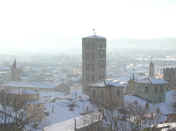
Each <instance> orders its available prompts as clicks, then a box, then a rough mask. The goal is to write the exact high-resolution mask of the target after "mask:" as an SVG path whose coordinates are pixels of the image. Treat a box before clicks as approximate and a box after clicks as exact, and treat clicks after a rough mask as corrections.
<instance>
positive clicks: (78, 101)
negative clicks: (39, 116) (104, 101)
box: [40, 90, 96, 129]
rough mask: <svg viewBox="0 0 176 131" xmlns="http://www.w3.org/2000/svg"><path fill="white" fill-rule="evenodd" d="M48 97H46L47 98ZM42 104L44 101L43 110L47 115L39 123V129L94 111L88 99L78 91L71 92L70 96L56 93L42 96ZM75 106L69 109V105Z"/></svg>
mask: <svg viewBox="0 0 176 131" xmlns="http://www.w3.org/2000/svg"><path fill="white" fill-rule="evenodd" d="M47 95H48V96H47ZM41 96H43V97H42V98H41V99H43V100H41V101H42V102H44V101H45V100H46V101H45V104H44V105H45V108H46V111H47V112H48V113H49V114H48V116H47V117H46V118H45V119H44V120H43V121H42V122H41V124H40V128H41V129H42V128H44V127H46V126H49V125H52V124H55V123H59V122H62V121H65V120H69V119H71V118H73V117H77V116H80V114H81V113H84V112H86V111H88V112H89V111H96V106H95V105H92V104H91V103H90V101H89V98H88V97H87V96H86V95H83V94H82V92H81V91H80V90H77V91H76V90H72V91H71V94H69V95H66V96H65V95H64V94H62V93H57V92H56V94H53V93H52V95H51V94H50V93H48V94H42V95H41ZM73 103H74V104H75V107H74V108H73V110H71V109H70V105H71V104H73Z"/></svg>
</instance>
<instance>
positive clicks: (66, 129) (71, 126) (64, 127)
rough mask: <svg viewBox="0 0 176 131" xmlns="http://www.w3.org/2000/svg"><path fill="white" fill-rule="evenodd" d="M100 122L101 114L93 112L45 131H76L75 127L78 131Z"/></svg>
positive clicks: (46, 128) (49, 127) (54, 125)
mask: <svg viewBox="0 0 176 131" xmlns="http://www.w3.org/2000/svg"><path fill="white" fill-rule="evenodd" d="M100 120H102V116H101V113H99V112H93V113H90V114H87V115H83V116H79V117H75V118H72V119H69V120H67V121H63V122H60V123H57V124H53V125H51V126H48V127H45V128H44V131H74V130H75V125H76V128H77V129H80V128H82V127H85V126H88V125H90V124H92V123H95V122H98V121H100Z"/></svg>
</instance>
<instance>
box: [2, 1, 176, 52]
mask: <svg viewBox="0 0 176 131" xmlns="http://www.w3.org/2000/svg"><path fill="white" fill-rule="evenodd" d="M92 28H95V29H96V32H97V34H99V35H103V36H105V37H107V38H108V39H117V38H139V39H143V38H161V37H176V0H1V1H0V46H1V47H0V51H5V50H7V51H8V50H9V51H10V50H13V49H19V50H24V49H26V50H31V48H34V50H36V51H40V50H42V49H47V48H58V47H59V46H61V47H60V48H62V47H63V48H68V47H69V46H73V45H74V44H75V46H76V47H77V46H80V41H81V37H83V36H87V35H91V34H92ZM77 43H79V45H76V44H77Z"/></svg>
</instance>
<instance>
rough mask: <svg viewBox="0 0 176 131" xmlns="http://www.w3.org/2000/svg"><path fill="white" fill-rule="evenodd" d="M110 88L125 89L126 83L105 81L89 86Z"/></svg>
mask: <svg viewBox="0 0 176 131" xmlns="http://www.w3.org/2000/svg"><path fill="white" fill-rule="evenodd" d="M107 85H108V86H112V87H125V86H126V85H127V83H126V82H123V81H118V80H106V81H105V82H104V81H100V82H97V83H93V84H90V85H89V86H91V87H106V86H107Z"/></svg>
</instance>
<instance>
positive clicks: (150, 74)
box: [149, 61, 155, 77]
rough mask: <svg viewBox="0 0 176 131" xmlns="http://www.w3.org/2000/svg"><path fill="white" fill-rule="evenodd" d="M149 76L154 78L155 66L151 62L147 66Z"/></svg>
mask: <svg viewBox="0 0 176 131" xmlns="http://www.w3.org/2000/svg"><path fill="white" fill-rule="evenodd" d="M149 76H150V77H155V66H154V63H153V62H152V61H151V62H150V65H149Z"/></svg>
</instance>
